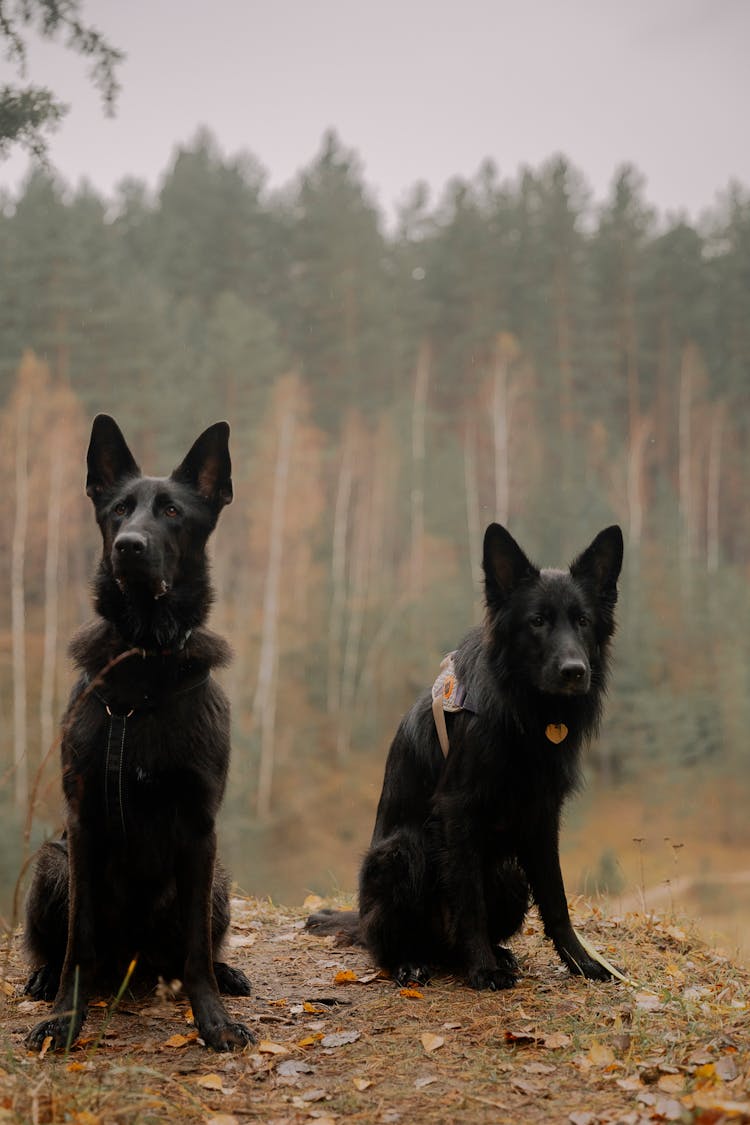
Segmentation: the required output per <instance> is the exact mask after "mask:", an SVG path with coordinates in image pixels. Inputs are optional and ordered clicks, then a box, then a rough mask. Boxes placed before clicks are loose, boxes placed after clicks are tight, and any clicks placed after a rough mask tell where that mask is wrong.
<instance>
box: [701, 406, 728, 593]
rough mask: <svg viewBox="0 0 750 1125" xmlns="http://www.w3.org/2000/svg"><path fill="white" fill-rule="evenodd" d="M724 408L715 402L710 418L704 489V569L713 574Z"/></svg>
mask: <svg viewBox="0 0 750 1125" xmlns="http://www.w3.org/2000/svg"><path fill="white" fill-rule="evenodd" d="M725 416H726V408H725V404H724V403H723V402H717V403H716V405H715V406H714V409H713V417H712V419H711V438H710V445H709V449H708V487H707V489H706V569H707V570H708V573H709V574H715V573H716V571H717V570H718V569H719V546H720V542H721V537H720V530H721V529H720V523H719V517H720V490H721V443H722V438H723V436H724V418H725Z"/></svg>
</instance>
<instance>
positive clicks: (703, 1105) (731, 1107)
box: [682, 1090, 750, 1118]
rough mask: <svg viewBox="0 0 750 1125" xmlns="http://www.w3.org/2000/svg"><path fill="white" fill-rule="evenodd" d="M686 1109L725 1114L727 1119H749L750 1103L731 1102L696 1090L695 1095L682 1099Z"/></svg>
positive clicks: (704, 1091)
mask: <svg viewBox="0 0 750 1125" xmlns="http://www.w3.org/2000/svg"><path fill="white" fill-rule="evenodd" d="M682 1101H683V1104H684V1105H686V1106H687V1107H688V1109H693V1108H696V1109H707V1110H713V1111H714V1112H716V1113H721V1114H726V1115H727V1116H729V1117H742V1118H748V1117H750V1102H733V1101H729V1100H728V1099H727V1098H722V1097H719V1096H718V1095H716V1094H710V1093H708V1091H706V1090H696V1091H695V1093H693V1094H690V1095H689V1096H688V1097H685V1098H683V1099H682Z"/></svg>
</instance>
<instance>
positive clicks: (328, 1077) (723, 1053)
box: [0, 899, 750, 1125]
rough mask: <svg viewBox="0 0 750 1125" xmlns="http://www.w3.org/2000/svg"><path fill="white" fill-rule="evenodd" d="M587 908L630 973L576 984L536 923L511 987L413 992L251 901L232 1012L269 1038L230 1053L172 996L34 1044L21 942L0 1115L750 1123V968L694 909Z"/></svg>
mask: <svg viewBox="0 0 750 1125" xmlns="http://www.w3.org/2000/svg"><path fill="white" fill-rule="evenodd" d="M318 903H319V900H316V902H314V903H308V904H306V905H307V908H308V909H309V908H310V906H317V905H318ZM572 907H573V911H574V924H575V925H576V927H577V928H578V929H579V930H580V931H581V932H582V933H583V934H584V936H585V937H586V939H587V940H588V941H589V942H590V943H592V944H594V945H595V946H596V947H597V948H598V949H599V950H600V951H601V952H603V953H604V954H605V956H606V957H608V958H609V960H610V961H612V962H614V963H615V964H616V965H618V967H619V968H620V969H622V970H623V972H624V973H625V974H626V975H628V976H629V977H631V978H632V982H631V983H629V984H622V983H611V984H598V983H590V982H587V981H583V980H580V979H576V978H573V977H571V976H569V974H568V973H567V972H566V971H565V970H564V969H563V968H562V967H561V966H560V965H559V963H558V961H557V958H556V957H555V954H554V951H553V950H552V948H551V946H550V945H549V943H547V942H545V941H544V939H543V937H542V934H541V929H540V924H539V922H538V920H537V918H536V916H535V915H533V914H532V915H531V916H530V917H529V919H528V921H527V925H526V927H525V932H524V933H523V934H522V935H520V936H519V937H518V938H517V939H516V940H515V941H514V943H513V948H514V951H515V953H516V955H517V956H518V958H519V960H520V961H521V964H522V968H523V972H524V975H523V978H522V980H521V982H520V983H519V985H518V987H517V988H515V989H513V990H512V991H509V992H505V993H500V994H494V993H478V992H473V991H471V990H470V989H468V988H467V987H465V986H464V985H463V984H462V983H461V981H459V980H457V979H454V978H452V977H440V978H438V979H436V980H435V981H434V982H433V983H432V984H430V985H429V986H427V987H424V988H422V989H399V988H398V987H397V986H396V985H394V984H393V982H392V981H390V980H387V979H384V978H382V977H381V976H380V975H379V974H378V973H377V972H376V971H375V969H374V967H373V966H372V964H371V963H370V960H369V958H368V956H367V954H366V953H364V952H363V951H362V950H359V949H351V948H347V947H341V946H337V945H336V944H335V940H334V939H332V938H325V939H321V938H316V937H314V936H312V935H310V934H307V933H306V932H305V931H304V930H303V928H302V927H303V924H304V916H305V913H306V911H304V910H296V911H293V910H288V909H284V908H280V907H276V906H273V905H272V904H269V903H267V902H259V901H255V900H250V899H236V900H235V901H234V904H233V933H232V939H231V943H232V948H231V949H230V955H229V959H230V960H231V961H233V962H234V963H236V964H238V965H241V966H242V967H243V968H244V969H245V970H246V972H248V974H249V975H250V976H251V979H252V981H253V985H254V996H253V998H252V999H241V1000H229V1001H228V1006H229V1008H230V1010H231V1011H232V1013H233V1014H235V1015H236V1016H238V1017H240V1018H241V1019H242V1020H244V1021H245V1022H246V1023H248V1024H249V1025H250V1026H253V1027H254V1028H255V1030H256V1032H257V1035H258V1042H257V1043H256V1044H255V1045H254V1046H252V1047H249V1048H248V1049H247V1050H246V1051H245V1052H244V1053H242V1054H234V1055H217V1054H213V1053H210V1052H209V1051H208V1050H206V1048H205V1047H203V1046H202V1044H201V1043H200V1042H199V1041H198V1039H197V1034H196V1032H195V1031H194V1030H193V1029H192V1027H191V1023H190V1012H189V1007H188V1003H187V1000H186V999H185V998H184V997H181V996H179V995H177V996H176V997H174V996H173V995H172V994H171V992H170V990H169V989H167V988H162V989H160V990H159V991H158V993H157V994H154V995H152V996H149V997H148V998H146V999H141V1000H134V999H132V998H131V997H129V996H127V995H126V996H125V997H124V998H123V1000H122V1001H121V1002H120V1004H119V1006H118V1007H117V1009H116V1010H115V1011H114V1012H111V1011H110V1010H109V1009H108V1008H107V1007H106V1004H102V1003H101V1002H100V1003H99V1004H98V1005H97V1004H94V1005H92V1007H91V1009H90V1011H89V1014H88V1018H87V1021H86V1024H85V1025H84V1029H83V1037H82V1038H81V1039H80V1040H79V1042H78V1043H77V1044H75V1045H74V1047H73V1049H72V1050H71V1052H70V1054H69V1055H68V1056H67V1057H64V1056H56V1057H51V1056H47V1057H44V1058H41V1057H39V1056H37V1055H30V1054H27V1053H26V1052H25V1050H24V1047H23V1038H24V1035H25V1033H26V1032H27V1031H28V1030H29V1028H30V1027H31V1026H32V1024H34V1023H35V1022H36V1021H37V1020H38V1019H39V1018H41V1016H42V1015H43V1014H44V1012H45V1010H46V1007H47V1006H46V1005H45V1004H43V1003H39V1002H32V1001H30V1000H28V999H25V998H24V997H23V994H22V988H23V980H24V975H25V970H24V966H23V963H22V960H21V957H20V954H19V944H18V938H17V937H16V938H15V939H14V940H13V942H12V944H11V946H10V948H8V949H6V951H5V959H4V961H3V962H0V973H1V974H2V977H1V979H0V997H1V998H2V999H1V1001H0V1051H1V1052H2V1053H1V1054H0V1123H5V1122H13V1123H18V1125H21V1123H23V1125H29V1123H30V1125H47V1123H53V1122H54V1123H56V1122H61V1123H62V1122H72V1123H73V1125H147V1123H156V1122H170V1123H171V1122H186V1123H194V1122H200V1123H204V1125H243V1123H245V1122H253V1121H261V1122H264V1123H268V1125H274V1123H275V1125H282V1123H283V1125H331V1123H333V1122H336V1123H341V1122H344V1121H346V1122H349V1121H352V1122H362V1123H370V1122H372V1123H373V1125H395V1123H398V1122H402V1123H403V1125H407V1123H408V1125H412V1123H422V1122H424V1123H425V1125H434V1123H438V1122H445V1123H452V1122H472V1123H477V1125H483V1123H485V1122H486V1123H490V1122H492V1123H493V1125H496V1123H505V1122H507V1123H509V1125H516V1123H518V1122H553V1123H556V1122H570V1123H571V1125H598V1123H612V1125H613V1123H615V1122H622V1123H627V1125H639V1123H641V1122H654V1121H659V1122H661V1121H677V1122H683V1123H690V1122H701V1123H703V1125H709V1123H716V1122H724V1121H727V1122H729V1121H731V1122H737V1121H748V1122H750V971H748V970H746V969H743V968H742V967H739V966H737V965H735V964H733V963H732V962H731V961H730V960H729V959H728V958H727V957H726V956H724V955H723V954H721V953H719V952H717V951H715V950H712V949H711V948H709V947H707V946H706V945H704V944H703V943H702V942H701V940H700V939H699V938H698V937H697V935H696V934H695V933H694V932H692V931H691V930H690V928H689V926H688V924H687V923H686V922H684V921H683V920H680V919H675V918H674V917H671V916H667V915H648V916H646V915H643V914H639V913H632V914H628V915H625V916H616V915H611V916H609V917H607V916H606V915H605V914H604V913H602V912H601V911H600V909H599V908H598V907H595V906H592V905H591V904H590V903H588V902H586V901H584V900H577V901H576V902H574V903H573V904H572Z"/></svg>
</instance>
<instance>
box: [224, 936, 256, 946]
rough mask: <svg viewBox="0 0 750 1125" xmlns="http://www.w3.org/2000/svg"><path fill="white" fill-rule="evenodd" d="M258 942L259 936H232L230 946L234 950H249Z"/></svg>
mask: <svg viewBox="0 0 750 1125" xmlns="http://www.w3.org/2000/svg"><path fill="white" fill-rule="evenodd" d="M257 940H258V935H257V934H232V936H231V937H230V939H229V944H230V946H231V948H232V949H247V948H248V947H249V946H251V945H255V943H256V941H257Z"/></svg>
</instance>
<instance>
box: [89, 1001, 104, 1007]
mask: <svg viewBox="0 0 750 1125" xmlns="http://www.w3.org/2000/svg"><path fill="white" fill-rule="evenodd" d="M106 1007H107V1001H106V1000H89V1008H106Z"/></svg>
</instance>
